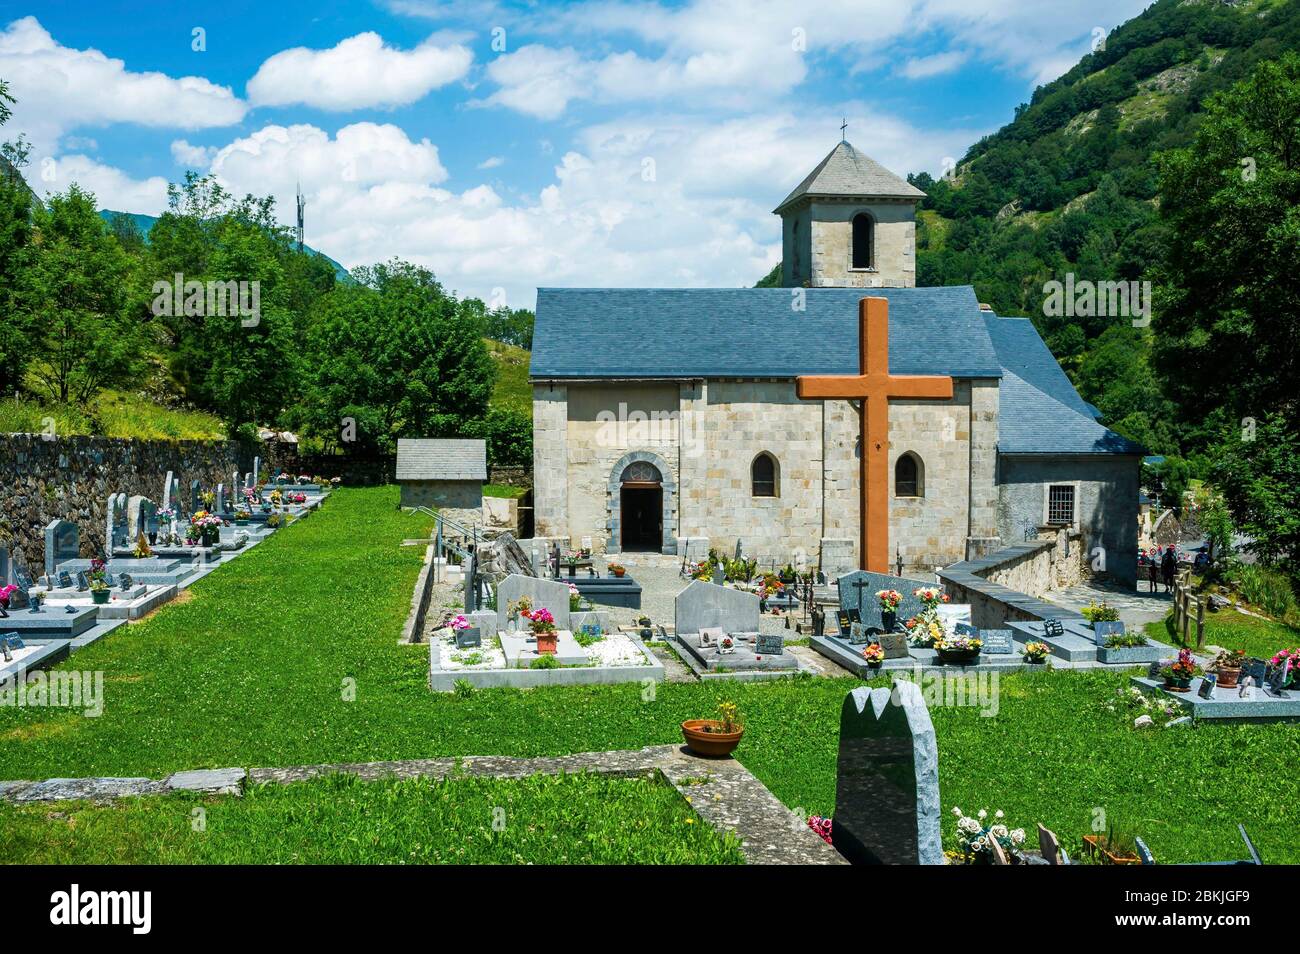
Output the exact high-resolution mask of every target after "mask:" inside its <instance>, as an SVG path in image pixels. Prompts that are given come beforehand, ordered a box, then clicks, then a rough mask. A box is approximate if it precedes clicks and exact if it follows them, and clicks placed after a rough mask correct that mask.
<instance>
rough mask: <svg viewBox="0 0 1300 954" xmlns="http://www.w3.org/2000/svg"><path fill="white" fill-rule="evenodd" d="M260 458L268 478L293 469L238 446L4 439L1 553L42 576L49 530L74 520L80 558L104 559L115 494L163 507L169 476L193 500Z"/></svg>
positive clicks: (270, 448)
mask: <svg viewBox="0 0 1300 954" xmlns="http://www.w3.org/2000/svg"><path fill="white" fill-rule="evenodd" d="M254 454H259V455H260V456H261V458H262V473H263V475H264V476H265V475H266V474H269V473H270V472H271V471H273V470H275V468H277V467H281V466H283V467H285V468H286V469H291V465H290V463H288V462H286V463H283V464H281V463H278V462H277V459H278V458H281V457H284V456H285V455H284V452H283V451H282V450H280V449H278V447H277V445H274V444H266V445H262V446H260V447H258V448H256V449H252V448H245V447H243V446H241V445H240V444H238V443H236V442H234V441H137V440H124V439H120V438H112V437H89V436H79V437H60V438H57V439H55V440H46V439H44V438H43V437H42V436H41V435H39V434H7V435H0V546H3V547H8V548H9V550H10V551H11V552H12V553H13V554H14V559H15V561H17V562H21V563H23V564H24V565H25V566H26V567H27V568H28V569H29V570H30V571H31V572H32V573H33V575H36V574H38V573H39V572H41V568H42V567H43V566H44V562H45V526H46V524H48V523H49V522H50V521H51V520H71V521H72V522H74V523H76V524H77V526H78V527H80V529H81V556H82V557H83V558H89V557H92V556H99V555H101V554H102V552H103V549H104V523H105V519H106V517H107V504H108V495H109V494H110V493H125V494H127V495H128V496H130V495H132V494H143V495H145V496H147V497H149V498H150V499H152V500H155V501H157V502H158V503H159V504H161V503H162V498H163V482H164V478H165V477H166V474H167V471H169V470H170V471H172V472H173V474H174V475H175V477H176V479H177V480H178V481H179V483H180V486H181V493H182V494H188V493H189V486H190V482H191V481H193V480H197V481H199V482H200V483H201V484H202V485H203V487H204V489H205V490H206V489H213V488H215V487H216V485H217V484H218V483H225V484H229V483H230V482H231V477H232V475H233V474H234V473H235V472H236V471H238V472H239V473H240V474H241V475H243V474H245V473H247V472H248V471H251V470H252V469H253V455H254Z"/></svg>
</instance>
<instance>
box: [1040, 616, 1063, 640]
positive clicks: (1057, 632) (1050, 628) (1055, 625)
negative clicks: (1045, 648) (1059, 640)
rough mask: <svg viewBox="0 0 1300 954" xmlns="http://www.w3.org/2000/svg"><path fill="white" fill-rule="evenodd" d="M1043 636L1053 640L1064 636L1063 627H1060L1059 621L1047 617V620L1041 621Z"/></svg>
mask: <svg viewBox="0 0 1300 954" xmlns="http://www.w3.org/2000/svg"><path fill="white" fill-rule="evenodd" d="M1043 635H1044V636H1048V637H1051V638H1053V639H1055V638H1056V637H1059V636H1064V635H1065V627H1064V626H1062V625H1061V621H1060V620H1059V619H1056V618H1055V617H1049V618H1048V619H1045V620H1043Z"/></svg>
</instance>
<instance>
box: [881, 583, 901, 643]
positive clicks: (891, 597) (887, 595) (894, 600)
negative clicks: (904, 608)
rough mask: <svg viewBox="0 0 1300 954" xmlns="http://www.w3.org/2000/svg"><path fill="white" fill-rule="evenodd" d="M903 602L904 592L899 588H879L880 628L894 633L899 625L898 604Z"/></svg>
mask: <svg viewBox="0 0 1300 954" xmlns="http://www.w3.org/2000/svg"><path fill="white" fill-rule="evenodd" d="M901 602H903V594H902V593H900V592H898V590H877V591H876V603H877V604H878V605H879V606H880V628H881V629H883V630H884V631H885V632H887V633H892V632H893V631H894V627H895V626H897V625H898V604H899V603H901Z"/></svg>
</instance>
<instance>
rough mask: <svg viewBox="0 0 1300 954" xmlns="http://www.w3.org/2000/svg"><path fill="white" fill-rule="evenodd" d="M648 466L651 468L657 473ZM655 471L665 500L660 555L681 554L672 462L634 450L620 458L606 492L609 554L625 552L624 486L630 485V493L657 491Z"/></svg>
mask: <svg viewBox="0 0 1300 954" xmlns="http://www.w3.org/2000/svg"><path fill="white" fill-rule="evenodd" d="M645 465H649V468H653V470H650V469H649V468H647V467H646V466H645ZM654 472H657V473H658V490H659V493H660V496H661V497H662V502H661V504H660V521H661V522H660V525H659V527H660V529H659V540H658V543H659V552H660V553H676V552H677V532H676V531H677V480H676V478H675V477H673V472H672V470H671V468H669V466H668V461H666V460H664V459H663V458H662V457H660V456H659V455H658V454H655V453H652V452H651V451H630V452H628V453H627V454H624V455H623V456H622V457H620V458H619V459H618V462H617V463H616V464H614V466H613V467H612V468H611V469H610V472H609V483H608V485H607V486H606V490H605V529H606V530H608V531H609V540H608V541H607V543H606V546H605V552H607V553H622V552H624V551H623V531H624V523H623V519H624V518H623V503H624V501H623V485H624V483H627V484H628V485H629V490H630V492H637V491H648V490H653V489H654V487H653V485H654V484H655V480H654V479H653V478H654Z"/></svg>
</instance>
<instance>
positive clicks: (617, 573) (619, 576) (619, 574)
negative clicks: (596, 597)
mask: <svg viewBox="0 0 1300 954" xmlns="http://www.w3.org/2000/svg"><path fill="white" fill-rule="evenodd" d="M609 572H610V573H613V574H614V575H615V576H616V577H618V578H619V579H622V578H623V574H624V573H626V572H627V570H610V571H609Z"/></svg>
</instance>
